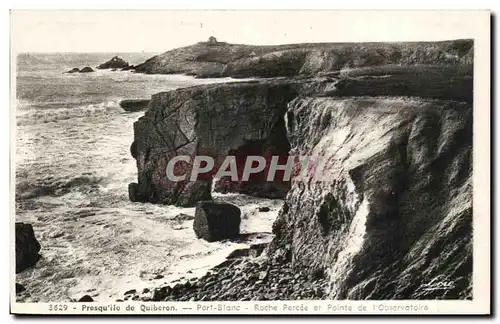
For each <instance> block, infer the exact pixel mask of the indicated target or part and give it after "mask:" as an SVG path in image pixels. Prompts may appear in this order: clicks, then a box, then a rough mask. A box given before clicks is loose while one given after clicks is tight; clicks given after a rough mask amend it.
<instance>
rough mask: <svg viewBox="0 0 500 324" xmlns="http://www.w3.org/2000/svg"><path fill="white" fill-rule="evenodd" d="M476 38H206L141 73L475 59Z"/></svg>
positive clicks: (259, 71) (251, 71) (270, 73)
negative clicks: (252, 41)
mask: <svg viewBox="0 0 500 324" xmlns="http://www.w3.org/2000/svg"><path fill="white" fill-rule="evenodd" d="M472 46H473V41H472V40H454V41H443V42H415V43H355V44H354V43H318V44H287V45H276V46H257V45H240V44H229V43H224V42H220V43H215V44H212V43H208V42H200V43H197V44H194V45H191V46H186V47H182V48H178V49H174V50H171V51H168V52H165V53H163V54H160V55H157V56H155V57H152V58H151V59H149V60H147V61H146V62H144V63H142V64H140V65H138V66H137V67H136V68H135V70H136V72H141V73H148V74H171V73H185V74H189V75H195V76H197V77H212V78H213V77H221V76H223V77H234V78H246V77H280V76H296V75H313V74H316V73H319V72H331V71H338V70H340V69H346V68H359V67H368V66H379V65H386V64H397V65H415V64H433V65H454V64H471V61H472V58H473V55H472V54H471V51H472Z"/></svg>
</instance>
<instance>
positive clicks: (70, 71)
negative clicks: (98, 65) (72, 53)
mask: <svg viewBox="0 0 500 324" xmlns="http://www.w3.org/2000/svg"><path fill="white" fill-rule="evenodd" d="M78 72H80V69H79V68H72V69H71V70H69V71H67V72H66V73H78Z"/></svg>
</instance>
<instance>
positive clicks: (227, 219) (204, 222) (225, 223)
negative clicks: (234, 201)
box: [193, 201, 241, 242]
mask: <svg viewBox="0 0 500 324" xmlns="http://www.w3.org/2000/svg"><path fill="white" fill-rule="evenodd" d="M240 223H241V211H240V209H239V208H238V207H236V206H235V205H231V204H226V203H217V202H213V201H199V202H198V203H197V204H196V211H195V216H194V222H193V229H194V232H195V233H196V237H198V238H202V239H204V240H206V241H208V242H213V241H220V240H224V239H230V238H235V237H237V236H238V235H239V234H240Z"/></svg>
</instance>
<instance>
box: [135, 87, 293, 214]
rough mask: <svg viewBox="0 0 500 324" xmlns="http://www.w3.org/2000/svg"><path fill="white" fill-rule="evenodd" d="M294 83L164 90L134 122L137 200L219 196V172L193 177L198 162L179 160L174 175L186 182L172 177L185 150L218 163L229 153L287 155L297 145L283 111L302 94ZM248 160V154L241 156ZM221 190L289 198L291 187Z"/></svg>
mask: <svg viewBox="0 0 500 324" xmlns="http://www.w3.org/2000/svg"><path fill="white" fill-rule="evenodd" d="M294 84H295V82H294V81H291V80H271V81H262V82H242V83H227V84H225V85H223V86H220V85H206V86H198V87H192V88H185V89H179V90H175V91H171V92H164V93H159V94H156V95H154V96H153V97H152V100H151V102H150V105H149V109H148V111H147V112H146V113H145V115H144V116H143V117H141V118H140V119H139V120H138V121H137V122H136V123H135V124H134V143H133V144H132V147H131V150H132V155H133V156H134V157H135V158H136V160H137V168H138V175H139V176H138V183H137V184H131V185H130V188H129V189H130V194H131V199H132V200H137V201H150V202H157V203H163V204H176V205H179V206H194V204H195V203H196V202H197V201H199V200H207V199H211V188H212V177H211V175H205V177H200V179H199V180H198V181H195V182H192V181H189V176H190V174H191V168H192V161H191V163H184V162H178V164H177V165H178V166H179V168H178V170H174V174H176V175H179V176H181V175H182V174H187V178H186V180H185V181H181V182H173V181H170V180H169V179H168V178H167V174H166V167H167V162H168V161H169V160H170V159H171V158H173V157H174V156H177V155H188V156H193V157H194V156H196V155H204V156H210V157H213V158H214V160H215V163H216V165H215V166H216V167H217V166H220V165H221V163H222V162H223V160H224V159H225V157H226V156H227V155H235V156H241V161H237V163H238V164H241V162H243V163H244V162H245V160H246V156H248V155H260V156H265V155H285V156H286V155H287V152H288V150H289V144H288V140H287V138H286V132H285V124H284V120H283V115H284V113H285V111H286V107H287V103H288V102H289V101H291V100H292V99H293V98H294V97H295V96H296V95H297V90H296V89H295V88H294ZM238 160H240V159H238ZM175 172H178V173H175ZM222 180H224V179H221V183H220V184H219V185H218V186H219V187H220V190H221V191H232V189H234V191H239V192H244V193H255V194H257V195H260V196H264V197H284V195H285V194H286V192H287V191H288V188H289V185H288V184H286V183H269V182H267V181H264V179H263V178H262V177H257V178H254V179H253V181H250V182H245V183H240V182H235V183H231V182H229V183H228V182H224V181H222Z"/></svg>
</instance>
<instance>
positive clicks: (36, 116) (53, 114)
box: [16, 100, 123, 126]
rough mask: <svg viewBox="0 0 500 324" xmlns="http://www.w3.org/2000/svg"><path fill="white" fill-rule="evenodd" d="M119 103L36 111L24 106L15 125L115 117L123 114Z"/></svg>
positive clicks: (111, 102)
mask: <svg viewBox="0 0 500 324" xmlns="http://www.w3.org/2000/svg"><path fill="white" fill-rule="evenodd" d="M119 101H120V100H111V101H107V102H102V103H99V104H89V105H83V106H78V107H73V108H44V109H36V108H33V107H32V109H26V106H24V107H25V110H23V111H21V112H20V113H18V115H17V117H16V124H17V125H18V126H26V125H33V124H43V123H52V122H57V121H60V120H68V119H73V118H82V117H93V116H106V115H116V114H119V113H123V109H121V108H120V105H119ZM56 106H57V105H56ZM35 107H36V106H35Z"/></svg>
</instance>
